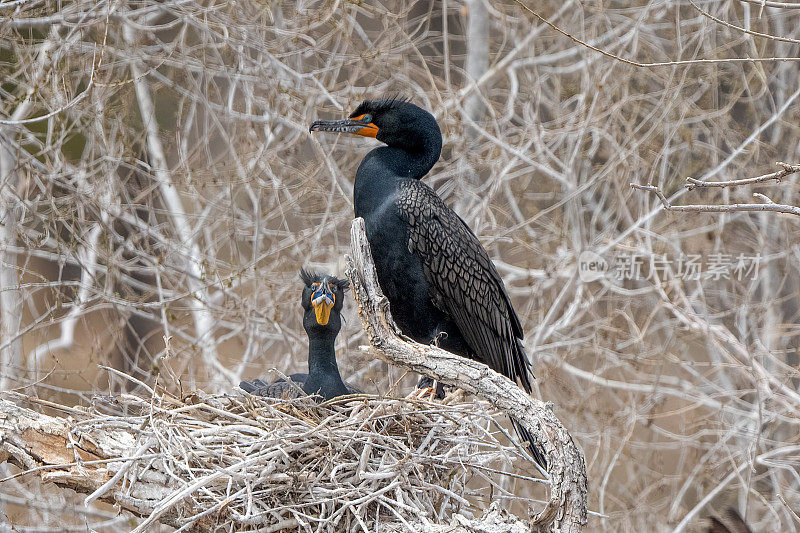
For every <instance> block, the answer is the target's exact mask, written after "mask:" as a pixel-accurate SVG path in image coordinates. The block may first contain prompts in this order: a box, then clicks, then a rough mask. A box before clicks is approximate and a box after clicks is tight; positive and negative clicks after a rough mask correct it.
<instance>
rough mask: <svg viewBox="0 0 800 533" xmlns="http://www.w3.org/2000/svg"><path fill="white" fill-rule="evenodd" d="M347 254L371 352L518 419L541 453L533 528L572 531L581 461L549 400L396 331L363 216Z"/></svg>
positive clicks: (581, 493) (580, 513)
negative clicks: (543, 500) (546, 478)
mask: <svg viewBox="0 0 800 533" xmlns="http://www.w3.org/2000/svg"><path fill="white" fill-rule="evenodd" d="M350 247H351V251H352V257H350V258H349V259H348V263H349V267H348V271H347V275H348V277H349V278H350V282H351V283H352V286H353V291H354V293H355V297H356V300H357V302H358V313H359V316H360V317H361V321H362V323H363V325H364V330H365V331H366V332H367V337H368V338H369V342H370V344H371V346H372V348H373V352H374V353H375V355H377V356H378V357H379V358H381V359H383V360H384V361H386V362H388V363H391V364H394V365H397V366H400V367H403V368H407V369H409V370H412V371H414V372H418V373H420V374H424V375H426V376H429V377H431V378H433V379H435V380H437V381H440V382H442V383H444V384H445V385H449V386H454V387H460V388H461V389H463V390H465V391H467V392H470V393H472V394H475V395H477V396H479V397H481V398H484V399H485V400H487V401H489V402H490V403H492V404H493V405H494V406H495V407H497V408H499V409H501V410H502V411H504V412H505V413H507V414H509V415H510V416H512V417H513V418H515V419H516V420H518V421H519V422H520V423H521V424H523V425H524V426H525V427H526V428H527V429H528V430H529V431H530V433H531V435H532V436H533V439H534V440H535V442H534V444H535V445H536V446H537V447H538V448H539V449H540V450H542V451H543V452H544V453H545V455H546V457H547V464H548V473H549V475H550V501H549V502H548V504H547V507H545V509H544V510H542V511H541V512H540V513H538V514H537V515H536V517H535V518H534V519H533V524H532V525H533V528H534V530H538V531H563V532H577V531H580V530H581V529H582V526H583V525H584V524H586V520H587V508H586V501H587V478H586V464H585V460H584V457H583V453H582V452H581V450H580V449H579V448H578V447H577V446H576V445H575V442H574V441H573V440H572V437H571V436H570V434H569V433H568V432H567V430H566V429H565V428H564V426H563V425H561V422H559V420H558V419H557V418H556V416H555V414H554V413H553V405H552V404H551V403H545V402H541V401H539V400H536V399H534V398H531V397H530V396H529V395H528V394H526V393H525V392H524V391H523V390H522V389H521V388H519V387H518V386H517V385H516V384H515V383H514V382H512V381H511V380H510V379H508V378H507V377H505V376H503V375H501V374H499V373H497V372H495V371H494V370H492V369H490V368H489V367H488V366H486V365H484V364H482V363H479V362H477V361H472V360H470V359H466V358H463V357H460V356H457V355H454V354H452V353H450V352H447V351H445V350H442V349H440V348H437V347H435V346H425V345H423V344H419V343H416V342H413V341H411V340H409V339H407V338H403V337H401V336H400V335H399V333H398V329H397V327H396V326H395V324H394V322H393V320H392V317H391V314H390V312H389V302H388V300H387V299H386V297H385V296H384V295H383V292H382V291H381V288H380V286H379V285H378V277H377V272H376V271H375V265H374V263H373V260H372V252H371V251H370V247H369V243H368V242H367V237H366V233H365V226H364V220H363V219H361V218H357V219H355V220H354V221H353V225H352V226H351V229H350Z"/></svg>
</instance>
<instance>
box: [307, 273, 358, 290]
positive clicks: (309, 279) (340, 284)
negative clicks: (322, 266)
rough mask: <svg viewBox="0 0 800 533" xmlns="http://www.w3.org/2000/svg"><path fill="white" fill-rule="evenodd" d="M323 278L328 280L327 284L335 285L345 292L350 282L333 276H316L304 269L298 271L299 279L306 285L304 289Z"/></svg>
mask: <svg viewBox="0 0 800 533" xmlns="http://www.w3.org/2000/svg"><path fill="white" fill-rule="evenodd" d="M325 278H328V282H329V283H330V284H331V285H336V286H337V287H339V288H340V289H342V290H343V291H346V290H347V289H348V288H349V287H350V280H347V279H339V278H337V277H335V276H329V275H323V274H317V273H316V272H309V271H308V270H306V269H305V268H301V269H300V279H302V280H303V283H305V284H306V287H310V286H311V284H313V283H319V282H321V281H322V280H323V279H325Z"/></svg>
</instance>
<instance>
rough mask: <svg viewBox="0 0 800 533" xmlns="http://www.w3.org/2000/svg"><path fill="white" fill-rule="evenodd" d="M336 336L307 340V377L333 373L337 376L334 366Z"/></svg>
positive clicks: (337, 369) (337, 370)
mask: <svg viewBox="0 0 800 533" xmlns="http://www.w3.org/2000/svg"><path fill="white" fill-rule="evenodd" d="M335 342H336V335H321V336H314V337H309V339H308V375H309V376H312V375H315V374H318V373H324V374H329V373H331V372H335V373H336V375H337V376H338V375H339V367H338V366H337V365H336V355H335V354H336V351H335V349H334V345H335Z"/></svg>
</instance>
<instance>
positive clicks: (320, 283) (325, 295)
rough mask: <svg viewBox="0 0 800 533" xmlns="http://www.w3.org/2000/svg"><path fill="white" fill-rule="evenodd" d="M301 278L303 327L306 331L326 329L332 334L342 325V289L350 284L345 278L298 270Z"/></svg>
mask: <svg viewBox="0 0 800 533" xmlns="http://www.w3.org/2000/svg"><path fill="white" fill-rule="evenodd" d="M300 278H301V279H302V280H303V283H304V284H305V287H303V300H302V304H303V310H304V311H305V312H304V313H303V327H304V328H305V330H306V332H308V333H311V332H322V331H327V332H330V333H333V334H334V335H335V334H337V333H338V332H339V329H340V328H341V327H342V319H341V314H340V313H341V311H342V306H343V305H344V291H345V290H347V288H348V287H349V286H350V282H349V281H347V280H346V279H339V278H336V277H334V276H329V275H323V274H314V273H311V272H308V271H307V270H305V269H303V270H300Z"/></svg>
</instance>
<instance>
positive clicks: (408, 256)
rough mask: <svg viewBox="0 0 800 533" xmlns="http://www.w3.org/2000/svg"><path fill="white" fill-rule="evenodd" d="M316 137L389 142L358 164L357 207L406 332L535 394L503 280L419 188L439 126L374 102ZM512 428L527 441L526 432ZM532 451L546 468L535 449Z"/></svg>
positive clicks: (394, 104) (414, 112)
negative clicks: (328, 134)
mask: <svg viewBox="0 0 800 533" xmlns="http://www.w3.org/2000/svg"><path fill="white" fill-rule="evenodd" d="M310 130H311V131H332V132H339V133H354V134H357V135H361V136H364V137H372V138H375V139H377V140H379V141H381V142H383V143H384V144H386V146H381V147H378V148H375V149H374V150H372V151H370V152H369V153H368V154H367V155H366V156H365V157H364V159H363V160H362V161H361V164H360V165H359V167H358V170H357V171H356V179H355V186H354V196H355V198H354V204H355V215H356V217H362V218H363V219H364V222H365V225H366V233H367V240H368V241H369V244H370V247H371V248H372V255H373V257H374V260H375V268H376V270H377V273H378V281H379V282H380V285H381V289H382V290H383V292H384V294H385V295H386V297H387V298H388V299H389V304H390V306H391V310H392V316H393V317H394V319H395V321H396V322H397V325H398V326H399V327H400V329H401V330H402V331H403V333H404V334H406V335H408V336H409V337H411V338H412V339H414V340H416V341H417V342H421V343H425V344H429V343H431V342H433V341H434V340H435V341H436V342H437V344H438V345H439V346H440V347H441V348H443V349H445V350H448V351H451V352H453V353H456V354H459V355H462V356H465V357H469V358H472V359H475V360H477V361H480V362H482V363H485V364H487V365H488V366H489V367H491V368H493V369H494V370H496V371H497V372H500V373H501V374H503V375H505V376H507V377H509V378H511V379H512V380H515V381H517V380H518V381H519V383H520V384H521V385H522V386H523V387H524V388H525V390H526V391H527V392H530V391H531V378H532V376H531V375H530V374H529V371H528V367H529V365H530V363H529V362H528V358H527V356H526V355H525V352H524V350H523V347H522V342H521V341H522V337H523V333H522V325H521V324H520V321H519V317H518V316H517V313H516V312H515V311H514V308H513V307H512V305H511V301H510V299H509V297H508V293H507V292H506V289H505V286H504V285H503V280H502V279H501V278H500V275H499V274H498V272H497V269H496V268H495V267H494V264H493V263H492V260H491V259H490V258H489V255H488V254H487V253H486V250H484V248H483V246H482V245H481V243H480V241H479V240H478V238H477V237H476V236H475V234H474V233H473V232H472V230H470V229H469V227H468V226H467V224H466V223H465V222H464V221H463V220H462V219H461V218H460V217H459V216H458V215H457V214H456V213H455V212H454V211H453V210H452V209H450V208H449V207H448V206H447V205H446V204H445V203H444V202H443V201H442V199H441V198H439V196H438V195H437V194H436V193H435V192H434V191H433V189H431V188H430V187H428V186H427V185H426V184H424V183H422V182H421V181H420V179H421V178H422V177H423V176H425V174H427V173H428V171H429V170H430V169H431V167H433V165H434V164H435V163H436V161H438V159H439V156H440V154H441V151H442V133H441V131H440V130H439V125H438V124H437V123H436V119H434V118H433V116H432V115H431V114H430V113H428V112H427V111H425V110H423V109H422V108H420V107H418V106H416V105H414V104H412V103H410V102H407V101H404V100H397V99H391V100H376V101H370V100H368V101H366V102H364V103H362V104H361V105H360V106H358V108H357V109H356V110H355V111H354V112H353V113H352V114H351V115H350V118H349V119H345V120H334V121H320V120H318V121H316V122H314V123H313V124H312V125H311V128H310ZM515 426H516V427H517V430H518V431H519V432H520V435H521V436H522V438H523V439H525V440H528V441H530V435H529V434H528V433H527V431H525V429H524V428H522V427H521V426H519V425H518V424H516V422H515ZM531 452H532V454H533V455H534V459H535V460H536V461H537V462H538V463H539V464H541V465H543V466H544V465H546V462H545V459H544V456H543V455H542V453H541V452H539V450H537V449H535V448H534V447H533V446H532V445H531Z"/></svg>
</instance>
